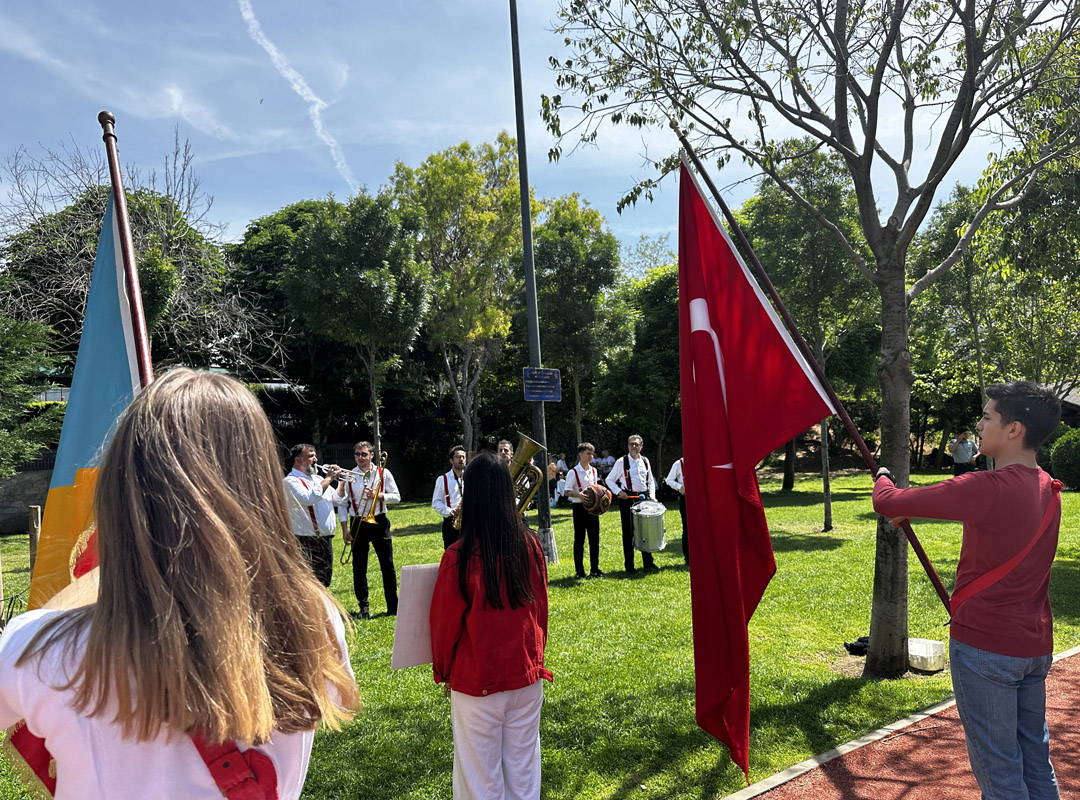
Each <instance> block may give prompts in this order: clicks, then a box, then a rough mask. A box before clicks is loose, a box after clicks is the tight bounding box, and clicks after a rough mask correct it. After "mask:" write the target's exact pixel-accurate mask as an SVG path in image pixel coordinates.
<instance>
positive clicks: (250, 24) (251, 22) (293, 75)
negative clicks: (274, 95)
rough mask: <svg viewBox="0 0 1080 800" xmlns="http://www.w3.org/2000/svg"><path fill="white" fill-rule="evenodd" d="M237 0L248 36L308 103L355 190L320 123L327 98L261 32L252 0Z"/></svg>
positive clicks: (336, 147) (342, 157)
mask: <svg viewBox="0 0 1080 800" xmlns="http://www.w3.org/2000/svg"><path fill="white" fill-rule="evenodd" d="M239 3H240V14H241V15H242V16H243V17H244V22H246V23H247V29H248V35H249V36H250V37H251V38H252V39H253V40H254V41H255V43H256V44H257V45H259V47H261V48H262V49H263V50H265V51H266V53H267V55H269V56H270V60H271V61H273V62H274V67H275V68H276V69H277V71H278V72H279V73H280V74H281V77H283V78H284V79H285V80H287V81H288V82H289V85H290V86H291V87H292V90H293V91H294V92H296V93H297V94H298V95H300V97H301V99H303V100H304V102H306V103H308V104H309V106H308V114H309V115H310V116H311V124H312V126H313V127H314V128H315V135H316V136H318V137H319V138H320V139H322V140H323V142H324V143H325V144H326V146H327V147H329V148H330V155H331V157H332V158H333V159H334V165H335V166H336V167H337V171H338V173H340V175H341V177H342V178H344V179H345V182H346V183H347V184H348V185H349V190H350V191H353V192H355V191H356V190H357V188H358V185H357V183H356V179H355V178H354V177H353V173H352V169H350V168H349V162H348V161H346V160H345V153H344V151H342V149H341V145H340V144H338V141H337V139H335V138H334V137H333V135H331V133H330V132H329V131H328V130H326V125H325V124H324V123H323V118H322V111H323V109H324V108H326V106H327V103H326V101H325V100H323V99H322V98H320V97H319V96H318V95H317V94H315V92H313V91H312V90H311V87H310V86H308V84H307V81H305V80H304V77H303V76H302V75H301V74H300V73H299V72H297V71H296V70H295V69H293V68H292V67H291V66H289V60H288V59H287V58H285V54H284V53H282V52H281V51H280V50H278V49H277V47H276V46H275V45H274V43H273V42H271V41H270V40H269V39H268V38H267V37H266V34H265V33H263V29H262V26H261V25H260V24H259V20H257V19H256V18H255V10H254V9H253V8H252V7H251V0H239Z"/></svg>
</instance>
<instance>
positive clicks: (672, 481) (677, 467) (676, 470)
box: [664, 458, 690, 567]
mask: <svg viewBox="0 0 1080 800" xmlns="http://www.w3.org/2000/svg"><path fill="white" fill-rule="evenodd" d="M682 470H683V460H682V459H681V458H680V459H679V460H678V461H676V462H675V463H674V464H672V465H671V469H670V470H669V471H668V474H667V477H666V478H665V479H664V483H666V484H667V485H668V486H670V487H671V488H672V489H674V490H675V491H676V492H678V493H679V516H680V517H681V518H682V555H683V560H684V561H686V566H688V567H689V566H690V539H689V537H687V535H686V485H685V483H684V482H683V471H682Z"/></svg>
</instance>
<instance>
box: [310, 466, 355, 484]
mask: <svg viewBox="0 0 1080 800" xmlns="http://www.w3.org/2000/svg"><path fill="white" fill-rule="evenodd" d="M315 468H316V469H317V470H318V471H319V472H321V473H322V474H323V475H329V474H330V467H328V466H327V465H326V464H316V466H315ZM338 469H339V470H340V471H339V472H338V474H337V475H336V476H335V478H336V479H337V480H341V481H345V483H356V482H357V481H362V480H364V473H362V472H359V471H357V470H355V469H341V468H340V467H339V468H338Z"/></svg>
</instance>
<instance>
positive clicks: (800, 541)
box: [771, 530, 844, 553]
mask: <svg viewBox="0 0 1080 800" xmlns="http://www.w3.org/2000/svg"><path fill="white" fill-rule="evenodd" d="M771 533H772V549H773V552H774V553H788V552H807V553H808V552H810V551H811V550H836V549H838V548H840V547H843V546H844V540H843V539H838V538H836V537H835V536H828V535H826V534H805V533H788V532H787V531H785V530H773V531H771Z"/></svg>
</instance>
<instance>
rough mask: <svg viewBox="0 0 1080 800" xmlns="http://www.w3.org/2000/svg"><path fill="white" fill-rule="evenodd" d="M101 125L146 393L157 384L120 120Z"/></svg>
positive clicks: (104, 118) (105, 119)
mask: <svg viewBox="0 0 1080 800" xmlns="http://www.w3.org/2000/svg"><path fill="white" fill-rule="evenodd" d="M98 122H99V123H101V129H102V131H104V133H103V135H102V137H101V139H102V141H103V142H105V154H106V156H107V157H108V159H109V179H110V181H111V183H112V196H113V204H114V205H115V207H116V224H117V227H118V228H119V230H120V255H121V257H122V258H123V259H124V275H125V276H126V277H127V281H126V282H125V283H126V288H127V296H128V303H129V305H130V306H131V325H132V328H133V329H134V335H135V355H136V358H137V360H138V362H139V383H140V384H141V385H142V387H143V388H144V389H145V388H146V387H147V386H149V385H150V381H152V380H154V367H153V364H151V362H150V337H149V335H148V334H147V332H146V318H145V317H144V316H143V304H142V290H141V289H140V288H139V268H138V266H137V265H136V263H135V244H134V242H133V241H132V238H131V222H130V220H129V219H128V208H127V195H126V194H124V179H123V177H122V176H121V174H120V156H119V154H118V153H117V150H116V133H115V132H114V130H113V126H114V125H115V124H116V117H115V116H113V113H112V112H111V111H102V112H101V113H100V114H98Z"/></svg>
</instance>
